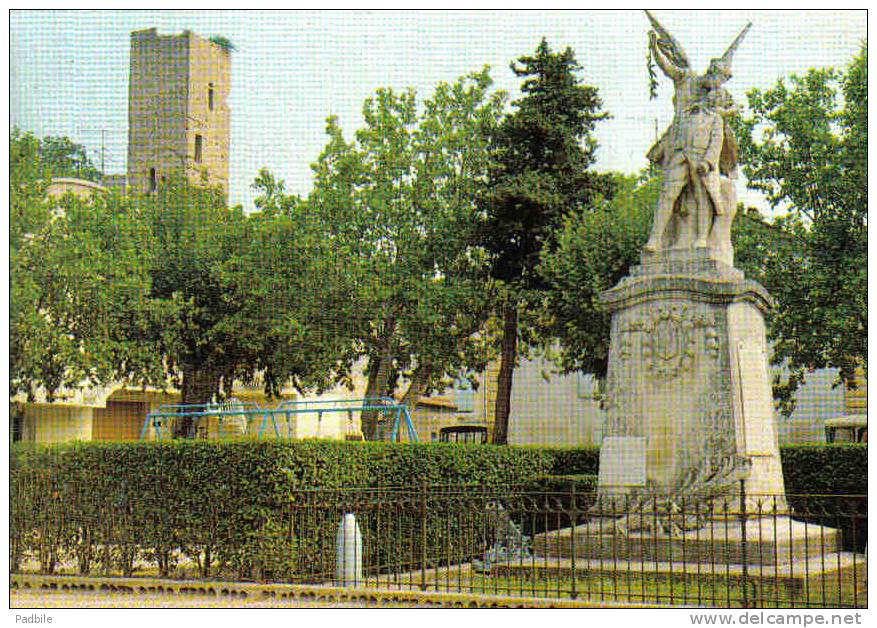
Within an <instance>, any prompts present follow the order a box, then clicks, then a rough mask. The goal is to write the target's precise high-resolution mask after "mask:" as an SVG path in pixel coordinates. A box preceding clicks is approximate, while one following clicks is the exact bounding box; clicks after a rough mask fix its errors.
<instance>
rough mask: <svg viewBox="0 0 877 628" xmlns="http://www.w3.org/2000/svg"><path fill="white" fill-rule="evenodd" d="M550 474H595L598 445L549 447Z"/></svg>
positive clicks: (597, 460)
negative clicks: (550, 459)
mask: <svg viewBox="0 0 877 628" xmlns="http://www.w3.org/2000/svg"><path fill="white" fill-rule="evenodd" d="M545 451H546V452H548V453H549V454H550V455H551V458H552V463H551V475H597V470H598V468H599V466H600V448H599V447H550V448H546V449H545Z"/></svg>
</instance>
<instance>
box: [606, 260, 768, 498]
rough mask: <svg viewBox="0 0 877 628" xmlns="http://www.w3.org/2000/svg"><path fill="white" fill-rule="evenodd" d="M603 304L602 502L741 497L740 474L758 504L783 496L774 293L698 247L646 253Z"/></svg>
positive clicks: (608, 291) (609, 291) (607, 294)
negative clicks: (772, 371)
mask: <svg viewBox="0 0 877 628" xmlns="http://www.w3.org/2000/svg"><path fill="white" fill-rule="evenodd" d="M600 298H601V301H602V303H603V305H604V306H605V307H606V309H607V310H608V311H609V312H610V313H611V315H612V327H611V344H610V348H609V370H608V374H607V387H606V388H607V417H606V422H605V425H604V430H603V436H604V441H603V449H602V450H601V455H600V478H599V484H598V486H599V492H600V495H601V497H604V498H605V497H609V496H618V495H630V494H648V495H650V496H652V497H656V498H668V499H671V500H672V499H678V498H682V499H686V500H688V501H689V502H691V500H693V499H695V498H696V497H697V496H698V495H703V496H704V497H705V498H710V497H715V496H716V495H731V496H732V498H733V497H734V496H735V495H736V494H738V493H739V478H741V477H745V482H746V485H745V491H746V493H747V494H748V495H749V496H752V497H753V498H754V497H755V496H757V495H765V494H768V495H778V496H782V495H784V487H783V476H782V468H781V466H780V457H779V447H778V443H777V433H776V429H775V426H774V419H773V401H772V395H771V382H770V378H769V377H768V363H767V347H766V340H765V324H764V316H765V315H766V314H767V312H768V311H769V310H770V308H771V307H772V303H773V300H772V298H771V296H770V295H769V294H768V293H767V291H765V289H764V288H763V287H761V286H760V285H759V284H758V283H756V282H754V281H750V280H747V279H746V278H745V277H744V276H743V273H742V272H741V271H740V270H738V269H736V268H734V267H733V266H730V265H728V264H727V263H725V261H722V259H721V258H719V257H717V256H715V255H712V256H711V254H710V252H709V251H708V250H696V251H693V250H688V251H667V252H664V253H659V254H651V255H649V254H644V255H643V258H642V263H641V265H639V266H636V267H634V268H633V269H632V270H631V274H630V276H629V277H626V278H625V279H623V280H622V281H621V282H620V283H619V284H618V285H617V286H615V287H614V288H612V289H611V290H607V291H606V292H604V293H602V294H601V295H600ZM631 457H633V458H637V457H639V458H641V459H639V460H634V459H631ZM640 469H641V470H642V471H638V470H640ZM778 505H779V506H781V507H785V502H784V499H782V497H781V498H780V501H779V503H778Z"/></svg>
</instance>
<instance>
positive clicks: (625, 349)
mask: <svg viewBox="0 0 877 628" xmlns="http://www.w3.org/2000/svg"><path fill="white" fill-rule="evenodd" d="M697 329H703V330H704V348H705V350H706V352H707V353H708V354H709V355H711V356H712V357H713V358H718V355H719V335H718V332H717V331H716V327H715V321H714V320H713V318H712V316H710V315H708V314H703V313H700V312H690V311H689V310H688V307H687V306H685V305H679V306H675V305H674V306H666V305H662V306H659V307H657V308H654V309H652V310H650V311H649V312H648V313H647V314H644V315H641V316H639V317H636V318H634V319H633V320H631V321H630V322H628V323H627V324H626V325H625V326H624V327H622V329H621V331H622V333H623V334H624V335H623V336H622V337H621V339H620V347H619V349H620V350H619V357H620V358H621V359H622V360H625V359H627V358H628V357H630V354H631V339H630V336H629V334H631V333H637V332H639V333H642V334H644V338H643V341H642V351H643V353H642V355H643V365H644V366H645V368H646V369H647V370H648V371H651V373H652V374H653V375H654V376H657V377H665V378H673V377H676V376H677V375H679V374H680V373H684V372H686V371H690V370H691V368H692V365H693V363H694V358H695V355H696V353H697V335H696V333H695V330H697Z"/></svg>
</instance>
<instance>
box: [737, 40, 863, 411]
mask: <svg viewBox="0 0 877 628" xmlns="http://www.w3.org/2000/svg"><path fill="white" fill-rule="evenodd" d="M839 90H842V92H843V96H844V98H843V104H842V106H841V104H840V103H839ZM748 96H749V109H750V112H749V115H748V117H743V118H742V119H741V120H740V121H739V122H738V135H739V136H740V160H741V163H743V164H744V168H743V172H744V173H745V175H746V177H747V179H748V180H749V186H750V187H751V188H753V189H756V190H760V191H762V192H764V193H765V195H766V196H767V198H768V200H769V202H770V203H771V205H772V206H773V207H774V208H775V209H776V210H777V211H779V212H782V213H781V215H780V216H779V217H778V218H776V219H775V220H774V221H773V222H772V224H771V230H770V231H766V230H764V229H762V230H760V232H759V233H760V234H761V236H762V238H761V243H760V244H759V246H760V248H761V249H762V251H763V253H764V255H763V256H761V257H760V258H758V257H756V258H753V259H750V260H747V262H748V263H747V265H745V266H744V268H745V270H746V271H747V274H748V275H749V276H751V277H753V278H754V279H756V280H758V281H759V282H761V283H762V284H763V285H764V286H765V287H766V288H767V289H768V290H769V291H770V292H771V294H773V295H774V296H775V297H776V298H777V300H778V301H779V304H780V310H779V312H778V315H777V316H776V318H775V320H774V321H773V323H772V325H771V328H770V330H771V340H772V341H773V347H774V356H773V359H774V361H775V362H776V363H784V364H786V365H787V366H788V368H789V372H790V377H789V380H788V381H787V382H786V384H785V394H784V398H785V399H786V400H787V401H788V400H789V399H790V395H791V393H792V392H793V391H794V389H795V388H796V387H797V384H798V383H799V382H800V381H803V378H804V376H805V374H806V371H807V370H810V369H815V368H822V367H826V366H834V367H837V368H839V369H840V373H841V378H842V379H843V380H845V381H847V382H850V381H852V379H853V373H854V371H855V369H856V368H857V367H860V366H863V367H866V366H867V362H866V361H867V328H868V325H867V322H868V318H867V208H868V206H867V152H866V151H867V138H868V128H867V118H866V114H865V111H867V50H866V49H865V48H864V47H863V48H862V50H861V52H860V53H859V55H857V56H856V57H855V58H854V59H853V61H852V63H851V64H850V67H849V68H848V70H847V71H846V73H840V72H837V71H834V70H823V69H813V70H810V71H809V72H808V73H807V74H806V75H805V76H803V77H799V76H792V77H791V78H790V79H789V80H788V81H785V80H781V81H779V82H778V83H777V84H776V85H775V86H774V87H772V88H770V89H768V90H765V91H760V90H753V91H752V92H750V93H749V95H748ZM751 235H752V237H758V234H756V233H753V234H751ZM765 238H766V239H765ZM777 244H779V246H777ZM788 405H789V404H787V406H788Z"/></svg>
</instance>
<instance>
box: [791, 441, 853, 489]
mask: <svg viewBox="0 0 877 628" xmlns="http://www.w3.org/2000/svg"><path fill="white" fill-rule="evenodd" d="M780 457H781V458H782V461H783V478H784V480H785V483H786V493H789V494H815V495H867V493H868V446H867V445H849V444H847V445H786V446H785V447H780Z"/></svg>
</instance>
